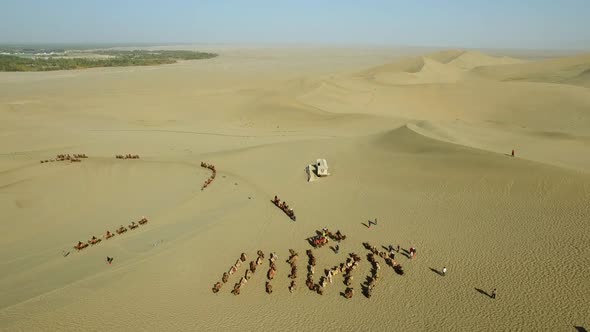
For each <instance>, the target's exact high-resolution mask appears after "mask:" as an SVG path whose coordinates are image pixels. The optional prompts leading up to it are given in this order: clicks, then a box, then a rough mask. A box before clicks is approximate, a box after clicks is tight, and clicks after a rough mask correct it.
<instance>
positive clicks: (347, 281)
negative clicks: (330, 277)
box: [344, 275, 353, 286]
mask: <svg viewBox="0 0 590 332" xmlns="http://www.w3.org/2000/svg"><path fill="white" fill-rule="evenodd" d="M352 279H353V277H352V276H351V275H348V276H346V277H345V278H344V284H345V285H346V286H350V285H352Z"/></svg>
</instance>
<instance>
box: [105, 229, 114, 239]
mask: <svg viewBox="0 0 590 332" xmlns="http://www.w3.org/2000/svg"><path fill="white" fill-rule="evenodd" d="M113 236H115V234H113V233H111V231H107V233H106V234H105V235H104V238H105V239H107V240H108V239H110V238H112V237H113Z"/></svg>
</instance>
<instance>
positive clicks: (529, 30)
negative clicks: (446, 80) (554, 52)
mask: <svg viewBox="0 0 590 332" xmlns="http://www.w3.org/2000/svg"><path fill="white" fill-rule="evenodd" d="M48 42H58V43H64V42H66V43H70V42H72V43H126V42H144V43H145V42H147V43H158V42H168V43H177V42H188V43H211V42H214V43H236V42H238V43H312V44H324V43H330V44H378V45H411V46H456V47H506V48H562V49H563V48H570V49H590V0H551V1H549V0H485V1H484V0H469V1H468V0H403V1H397V0H389V1H387V0H382V1H379V0H364V1H361V0H357V1H352V0H350V1H348V0H333V1H329V0H325V1H321V0H313V1H312V0H298V1H287V0H285V1H281V0H268V1H267V0H259V1H257V0H250V1H237V0H235V1H229V0H228V1H224V0H217V1H206V0H202V1H199V0H194V1H188V0H186V1H181V0H167V1H155V0H154V1H152V0H96V1H92V0H88V1H85V0H52V1H49V0H47V1H45V0H38V1H31V0H1V1H0V43H48Z"/></svg>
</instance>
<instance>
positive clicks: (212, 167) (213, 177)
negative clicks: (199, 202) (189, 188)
mask: <svg viewBox="0 0 590 332" xmlns="http://www.w3.org/2000/svg"><path fill="white" fill-rule="evenodd" d="M201 167H203V168H207V169H210V170H211V172H213V173H212V174H211V176H210V177H209V178H208V179H207V180H205V183H203V186H202V187H201V190H204V189H205V188H207V186H209V185H210V184H211V182H213V180H215V176H216V175H217V171H216V170H215V165H212V164H207V163H205V162H201Z"/></svg>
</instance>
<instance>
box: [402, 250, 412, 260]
mask: <svg viewBox="0 0 590 332" xmlns="http://www.w3.org/2000/svg"><path fill="white" fill-rule="evenodd" d="M402 250H403V252H402V255H404V256H406V258H410V254H409V252H408V251H407V250H406V249H402Z"/></svg>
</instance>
